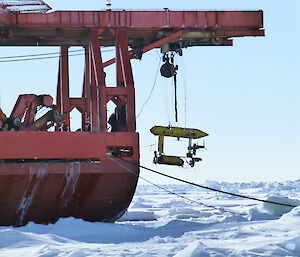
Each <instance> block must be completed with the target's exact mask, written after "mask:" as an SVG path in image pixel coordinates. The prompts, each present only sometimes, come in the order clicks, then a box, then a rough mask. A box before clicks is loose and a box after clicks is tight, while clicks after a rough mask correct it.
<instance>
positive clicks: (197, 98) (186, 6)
mask: <svg viewBox="0 0 300 257" xmlns="http://www.w3.org/2000/svg"><path fill="white" fill-rule="evenodd" d="M46 2H47V3H49V5H50V6H52V7H53V9H54V10H56V9H59V10H68V9H73V10H99V9H103V8H105V1H95V0H86V1H74V0H72V1H71V0H65V1H63V2H62V1H46ZM112 4H113V8H117V9H162V8H164V7H168V8H170V9H176V10H181V9H182V10H194V9H196V10H202V9H221V10H224V9H225V10H249V9H250V10H258V9H262V10H263V11H264V27H265V30H266V36H265V37H257V38H254V37H248V38H239V39H235V40H234V46H232V47H194V48H190V49H185V50H184V55H183V57H181V58H177V59H176V61H177V63H178V65H179V72H178V87H179V99H178V100H179V123H178V125H179V126H185V124H186V126H187V127H195V128H199V129H201V130H204V131H206V132H207V133H209V134H210V136H209V137H207V138H206V139H205V143H206V146H207V150H206V151H203V152H201V156H202V157H203V162H201V163H198V164H196V166H195V168H193V169H180V168H176V167H175V168H174V167H168V166H156V165H153V164H152V163H151V162H152V158H153V151H154V150H155V146H149V145H153V144H156V142H157V139H156V138H155V137H154V136H153V135H152V134H150V132H149V129H150V128H151V127H152V126H153V125H168V124H169V122H171V123H172V124H173V125H175V123H174V118H173V116H174V111H173V108H172V97H173V91H172V83H171V82H170V80H168V79H165V78H161V77H160V76H159V77H158V78H157V81H156V84H155V87H154V90H153V94H152V97H151V98H150V100H149V102H148V103H147V105H146V106H145V107H144V109H143V112H142V114H141V116H140V117H139V118H138V120H137V128H138V131H139V132H140V142H141V163H142V164H143V165H145V166H148V167H151V168H155V169H158V170H160V171H163V172H166V173H168V174H171V175H174V176H179V177H181V178H184V179H189V180H192V181H196V182H201V181H203V180H217V181H266V180H267V181H274V180H276V181H278V180H293V179H298V178H299V173H300V164H299V162H298V159H299V156H300V150H299V146H300V136H299V129H300V115H299V110H300V101H299V98H300V87H299V86H300V85H299V76H298V74H299V69H300V65H299V64H300V54H299V49H298V48H299V39H300V36H299V33H298V26H299V25H300V22H299V14H298V11H299V7H300V3H299V1H298V0H289V1H285V2H283V1H274V0H273V1H269V0H265V1H255V0H252V1H230V0H229V1H222V0H219V1H217V0H215V1H214V0H211V1H177V0H175V1H157V0H153V1H147V2H146V1H136V0H135V1H116V0H113V1H112ZM56 50H57V48H42V47H36V48H29V47H22V48H8V47H2V48H0V55H1V56H9V55H21V54H32V53H44V52H52V51H56ZM105 57H106V58H109V55H107V56H106V55H105ZM159 61H160V60H159V51H156V50H154V51H152V52H150V53H147V54H145V55H144V56H143V60H142V61H137V60H133V61H132V63H133V69H134V76H135V86H136V99H137V102H136V108H137V113H139V111H140V109H141V106H142V105H143V104H144V102H145V100H146V99H147V97H148V95H149V93H150V90H151V88H152V86H153V83H154V80H155V75H156V71H157V67H158V65H159ZM57 62H58V60H56V59H49V60H41V61H31V62H18V63H0V75H1V78H2V85H3V86H2V87H1V89H0V99H1V106H2V108H3V109H4V110H5V111H6V112H10V111H11V108H12V107H13V105H14V102H15V101H16V99H17V96H18V94H20V93H36V94H44V93H50V94H52V95H53V96H54V90H55V85H56V76H57ZM71 71H72V72H71V73H72V75H71V83H72V85H71V86H72V91H71V93H72V95H74V96H76V95H77V94H80V86H81V80H82V57H81V56H79V57H72V59H71ZM109 71H110V72H111V73H110V74H109V76H108V78H113V77H114V74H113V69H112V68H110V69H109ZM111 80H112V81H113V79H111ZM185 91H186V94H185ZM185 106H186V108H185ZM185 110H186V112H185ZM73 121H75V122H76V117H74V118H73ZM199 143H202V140H199ZM186 146H187V141H185V140H182V141H180V142H177V141H176V140H173V139H170V140H167V142H166V149H167V151H169V152H168V153H170V154H177V153H178V154H180V155H184V154H185V152H186ZM142 176H143V177H145V178H147V179H150V180H152V181H155V182H162V183H164V182H171V181H169V180H165V179H162V178H158V177H157V176H154V175H152V174H149V173H148V172H146V171H145V172H142Z"/></svg>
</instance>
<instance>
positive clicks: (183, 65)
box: [179, 56, 187, 128]
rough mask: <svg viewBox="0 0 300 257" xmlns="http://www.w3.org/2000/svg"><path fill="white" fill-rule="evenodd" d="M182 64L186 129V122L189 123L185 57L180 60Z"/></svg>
mask: <svg viewBox="0 0 300 257" xmlns="http://www.w3.org/2000/svg"><path fill="white" fill-rule="evenodd" d="M179 59H180V60H181V63H182V67H183V75H182V81H183V87H184V127H185V128H186V122H187V83H186V69H185V62H184V56H182V58H179Z"/></svg>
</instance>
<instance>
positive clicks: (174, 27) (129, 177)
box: [0, 1, 264, 226]
mask: <svg viewBox="0 0 300 257" xmlns="http://www.w3.org/2000/svg"><path fill="white" fill-rule="evenodd" d="M3 2H5V1H2V3H3ZM6 2H9V1H6ZM14 2H16V1H14ZM20 2H21V3H22V2H23V5H22V4H21V5H19V7H18V8H19V11H18V8H16V6H15V7H13V6H10V5H9V4H5V3H4V4H2V8H1V12H0V45H1V46H59V47H60V58H59V62H58V76H57V85H55V86H56V87H57V94H56V99H55V101H54V100H53V98H52V97H51V96H50V95H35V94H25V95H20V96H19V97H18V99H17V102H16V104H15V106H14V108H13V110H12V112H11V114H10V115H7V116H3V117H4V118H3V119H2V123H3V125H2V131H0V141H1V146H0V225H5V226H9V225H13V226H23V225H25V224H27V223H28V222H29V221H33V222H36V223H43V224H47V223H55V222H56V221H57V220H58V219H59V218H61V217H69V216H73V217H76V218H82V219H84V220H87V221H109V222H112V221H115V220H116V219H117V218H118V217H120V216H121V215H122V214H123V213H124V211H125V210H126V208H127V207H128V206H129V204H130V202H131V200H132V197H133V194H134V191H135V187H136V184H137V180H138V174H139V167H138V165H139V158H140V156H139V136H138V133H137V132H136V126H135V123H136V120H135V93H134V80H133V74H132V68H131V63H130V60H131V59H132V58H141V56H142V54H144V53H146V52H148V51H150V50H152V49H154V48H161V49H163V51H164V52H168V51H180V50H181V49H182V48H186V47H192V46H231V45H232V38H233V37H245V36H264V30H263V12H262V11H171V10H169V9H164V10H161V11H128V10H122V11H114V10H106V11H55V12H49V13H43V12H45V11H47V10H48V9H50V7H49V6H48V5H47V4H45V3H44V2H42V1H20ZM26 2H31V3H33V2H35V3H36V5H35V6H34V8H33V6H31V7H30V8H33V9H30V8H29V6H28V3H27V4H26ZM24 12H26V13H24ZM28 12H29V13H28ZM30 12H34V13H30ZM71 46H81V47H83V49H84V51H85V68H84V71H83V72H84V80H83V84H82V96H80V97H70V95H69V90H70V86H72V85H70V81H69V48H70V47H71ZM102 46H110V47H115V57H114V58H113V59H110V60H103V59H102V54H101V50H102V48H101V47H102ZM113 63H115V64H116V78H117V79H116V85H114V86H113V85H107V84H106V80H105V68H106V67H107V66H109V65H111V64H113ZM24 83H25V82H24ZM28 83H30V81H28ZM4 86H7V85H2V87H4ZM110 101H112V102H113V103H114V104H115V105H116V109H115V113H114V117H113V118H114V120H113V121H110V123H112V124H113V126H114V127H113V132H112V131H108V129H107V123H108V117H107V104H108V102H110ZM40 107H47V108H48V112H47V113H46V114H45V115H44V116H42V117H40V118H37V117H36V113H37V109H38V108H40ZM74 108H76V109H77V110H78V111H79V112H80V113H81V115H82V128H81V130H80V131H76V132H71V131H70V112H71V111H72V110H73V109H74ZM3 115H4V114H3ZM111 156H121V157H123V158H124V159H126V160H128V161H130V162H131V163H134V164H135V165H131V164H129V163H126V162H122V165H121V166H120V165H117V164H116V163H115V162H113V161H112V159H111ZM128 170H130V171H133V172H134V173H135V175H134V174H132V173H130V172H128Z"/></svg>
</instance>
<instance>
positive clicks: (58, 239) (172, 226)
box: [0, 180, 300, 257]
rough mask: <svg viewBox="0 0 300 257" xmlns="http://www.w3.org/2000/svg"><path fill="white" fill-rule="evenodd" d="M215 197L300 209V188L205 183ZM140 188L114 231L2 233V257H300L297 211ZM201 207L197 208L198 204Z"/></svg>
mask: <svg viewBox="0 0 300 257" xmlns="http://www.w3.org/2000/svg"><path fill="white" fill-rule="evenodd" d="M203 184H204V185H205V186H210V187H213V188H216V189H221V190H227V191H230V192H234V193H240V194H245V195H248V196H252V197H257V198H263V199H269V200H271V201H276V202H282V203H288V204H293V205H297V206H298V205H300V180H299V181H287V182H282V183H279V182H273V183H263V182H260V183H254V182H253V183H219V182H214V181H208V182H205V183H203ZM163 187H165V188H166V189H167V190H169V191H172V192H174V193H178V194H180V195H181V196H183V197H185V198H188V199H191V200H193V201H188V200H186V199H184V198H180V197H178V196H176V195H174V194H170V193H168V192H166V191H163V190H161V189H159V188H156V187H154V186H152V185H149V186H148V185H139V186H138V188H137V191H136V193H135V196H134V199H133V201H132V203H131V205H130V207H129V209H128V212H127V213H126V214H125V215H124V216H123V217H122V218H121V219H120V220H119V221H118V222H116V223H114V224H111V223H101V222H98V223H91V222H85V221H82V220H80V219H74V218H66V219H60V220H59V221H58V222H57V223H56V224H50V225H37V224H34V223H30V224H28V225H27V226H25V227H20V228H13V227H0V239H1V240H0V256H5V257H6V256H18V257H19V256H47V257H50V256H53V257H54V256H70V257H80V256H142V257H148V256H149V257H150V256H176V257H202V256H218V257H222V256H224V257H228V256H272V257H273V256H300V206H298V207H295V208H289V207H281V206H275V205H273V204H266V203H261V202H255V201H253V200H247V199H241V198H236V197H234V196H230V195H224V194H220V193H216V192H211V191H207V190H204V189H200V188H195V187H192V186H188V185H164V186H163ZM195 201H196V202H199V203H196V202H195Z"/></svg>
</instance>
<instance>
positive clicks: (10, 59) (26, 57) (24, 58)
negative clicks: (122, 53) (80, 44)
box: [0, 49, 114, 62]
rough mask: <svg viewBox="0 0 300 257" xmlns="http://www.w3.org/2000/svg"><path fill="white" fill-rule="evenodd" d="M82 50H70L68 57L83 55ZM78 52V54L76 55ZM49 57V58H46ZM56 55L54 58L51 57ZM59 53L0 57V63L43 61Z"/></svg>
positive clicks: (57, 56) (58, 55) (57, 55)
mask: <svg viewBox="0 0 300 257" xmlns="http://www.w3.org/2000/svg"><path fill="white" fill-rule="evenodd" d="M83 51H84V50H70V51H69V53H74V52H75V53H74V54H69V55H68V56H79V55H84V54H85V53H84V52H83ZM111 51H114V49H111V50H103V51H102V52H103V53H104V52H111ZM76 52H80V53H76ZM48 55H49V56H48ZM51 55H56V56H51ZM59 57H60V53H59V52H50V53H41V54H27V55H16V56H3V57H0V62H19V61H34V60H44V59H52V58H59Z"/></svg>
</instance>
